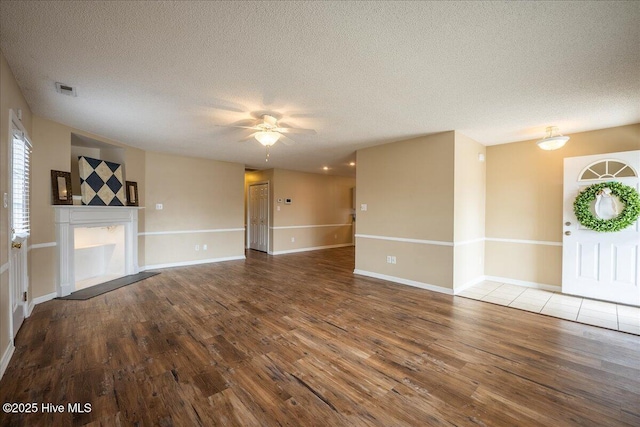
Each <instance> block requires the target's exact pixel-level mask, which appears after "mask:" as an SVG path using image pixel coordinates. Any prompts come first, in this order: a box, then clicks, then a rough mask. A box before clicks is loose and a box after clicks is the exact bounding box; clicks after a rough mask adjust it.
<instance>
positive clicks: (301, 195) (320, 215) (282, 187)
mask: <svg viewBox="0 0 640 427" xmlns="http://www.w3.org/2000/svg"><path fill="white" fill-rule="evenodd" d="M274 184H275V185H274V189H273V192H272V194H273V198H272V200H273V206H274V207H273V227H274V230H273V252H274V253H279V252H288V251H295V250H302V249H305V248H318V247H323V246H335V245H350V244H352V243H353V242H352V228H351V227H352V225H351V222H352V216H351V212H352V198H351V189H352V188H354V187H355V185H356V180H355V178H353V177H347V176H332V175H323V174H316V173H304V172H297V171H291V170H285V169H276V170H275V171H274ZM287 198H289V199H291V200H292V203H291V204H290V205H287V204H284V199H287ZM278 199H282V200H283V202H281V203H279V202H278ZM278 207H279V208H280V210H279V211H278ZM337 224H339V225H337ZM280 227H304V228H280ZM292 238H293V239H294V240H295V241H294V242H292V241H291V239H292Z"/></svg>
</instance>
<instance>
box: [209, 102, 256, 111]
mask: <svg viewBox="0 0 640 427" xmlns="http://www.w3.org/2000/svg"><path fill="white" fill-rule="evenodd" d="M209 105H210V106H211V108H215V109H216V110H225V111H232V112H234V113H246V112H247V111H249V110H248V109H247V107H245V106H244V105H242V104H237V103H235V102H232V101H227V100H225V99H218V98H211V99H209Z"/></svg>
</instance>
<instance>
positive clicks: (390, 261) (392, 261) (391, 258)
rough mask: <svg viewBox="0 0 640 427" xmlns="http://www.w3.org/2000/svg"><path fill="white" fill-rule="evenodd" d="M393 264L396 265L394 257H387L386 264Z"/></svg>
mask: <svg viewBox="0 0 640 427" xmlns="http://www.w3.org/2000/svg"><path fill="white" fill-rule="evenodd" d="M395 263H396V257H395V256H392V255H387V264H395Z"/></svg>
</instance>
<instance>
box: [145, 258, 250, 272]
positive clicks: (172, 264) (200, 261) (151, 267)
mask: <svg viewBox="0 0 640 427" xmlns="http://www.w3.org/2000/svg"><path fill="white" fill-rule="evenodd" d="M240 259H246V257H245V256H244V255H239V256H229V257H222V258H209V259H198V260H194V261H182V262H170V263H166V264H153V265H145V266H144V267H140V271H147V270H155V269H158V268H171V267H187V266H190V265H198V264H210V263H212V262H223V261H237V260H240Z"/></svg>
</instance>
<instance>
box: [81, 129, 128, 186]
mask: <svg viewBox="0 0 640 427" xmlns="http://www.w3.org/2000/svg"><path fill="white" fill-rule="evenodd" d="M78 156H86V157H91V158H94V159H100V160H106V161H109V162H114V163H119V164H121V165H122V172H123V175H124V176H125V177H126V176H127V175H126V173H127V171H126V167H125V164H124V148H121V147H118V146H115V145H111V144H107V143H106V142H102V141H98V140H96V139H93V138H89V137H87V136H84V135H78V134H75V133H72V134H71V189H72V192H73V195H74V196H80V195H81V191H80V171H79V168H78Z"/></svg>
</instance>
